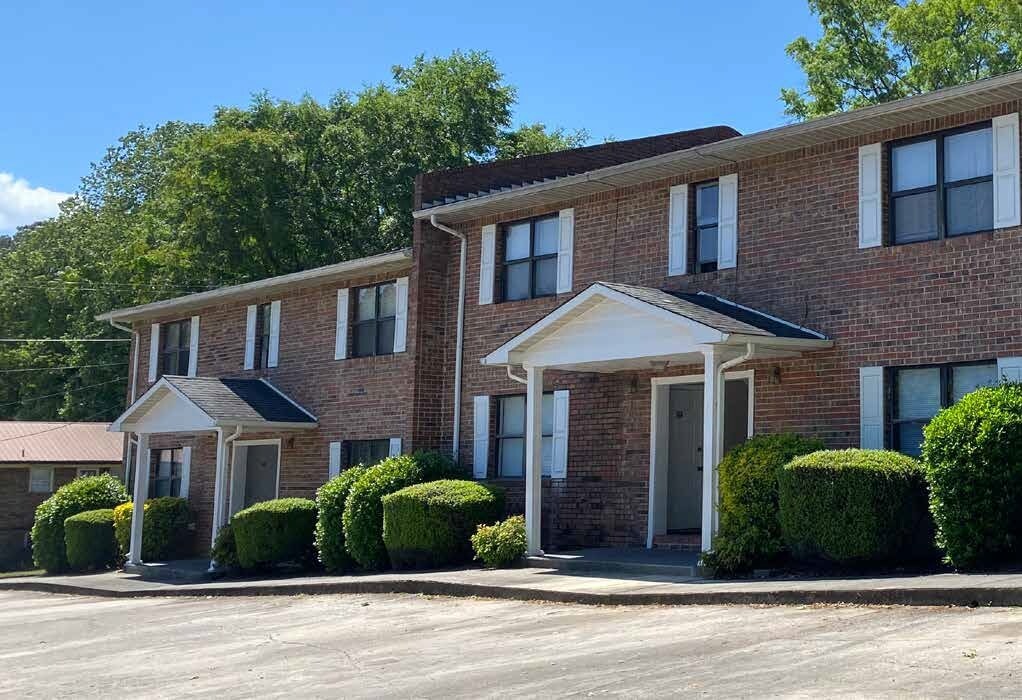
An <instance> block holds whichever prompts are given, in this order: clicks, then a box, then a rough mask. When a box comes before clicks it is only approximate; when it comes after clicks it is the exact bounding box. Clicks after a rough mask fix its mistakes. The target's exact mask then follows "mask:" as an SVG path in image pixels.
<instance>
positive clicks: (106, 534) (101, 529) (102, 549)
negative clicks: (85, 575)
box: [64, 508, 118, 571]
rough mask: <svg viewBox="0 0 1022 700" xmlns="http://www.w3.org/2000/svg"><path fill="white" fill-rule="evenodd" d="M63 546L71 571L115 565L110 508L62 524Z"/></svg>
mask: <svg viewBox="0 0 1022 700" xmlns="http://www.w3.org/2000/svg"><path fill="white" fill-rule="evenodd" d="M64 545H65V551H66V552H67V564H68V568H69V569H71V570H72V571H91V570H93V569H108V568H110V567H112V566H114V565H115V564H116V563H117V559H118V557H117V542H116V540H115V539H114V511H113V509H112V508H100V509H98V510H87V511H84V512H82V513H78V514H77V515H72V516H71V517H69V518H67V519H66V520H65V521H64Z"/></svg>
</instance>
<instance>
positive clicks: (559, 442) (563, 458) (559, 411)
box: [550, 389, 568, 479]
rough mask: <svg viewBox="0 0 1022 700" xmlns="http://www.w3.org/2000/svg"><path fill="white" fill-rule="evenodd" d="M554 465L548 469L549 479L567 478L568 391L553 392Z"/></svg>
mask: <svg viewBox="0 0 1022 700" xmlns="http://www.w3.org/2000/svg"><path fill="white" fill-rule="evenodd" d="M553 453H554V456H553V459H554V463H553V465H551V467H550V478H552V479H563V478H565V477H566V476H568V391H567V390H566V389H564V390H560V391H555V392H554V449H553Z"/></svg>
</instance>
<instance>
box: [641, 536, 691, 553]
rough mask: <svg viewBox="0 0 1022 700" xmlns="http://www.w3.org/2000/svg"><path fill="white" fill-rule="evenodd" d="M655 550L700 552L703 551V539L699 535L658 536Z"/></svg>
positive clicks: (654, 541) (654, 542)
mask: <svg viewBox="0 0 1022 700" xmlns="http://www.w3.org/2000/svg"><path fill="white" fill-rule="evenodd" d="M653 548H654V549H668V550H671V551H675V552H698V551H701V550H702V537H701V536H700V535H699V534H698V533H695V534H684V535H656V536H654V537H653Z"/></svg>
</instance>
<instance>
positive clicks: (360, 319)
mask: <svg viewBox="0 0 1022 700" xmlns="http://www.w3.org/2000/svg"><path fill="white" fill-rule="evenodd" d="M396 317H397V284H396V283H394V282H386V283H384V284H377V285H373V286H372V287H362V288H360V289H358V290H356V293H355V323H354V338H355V356H356V357H367V356H369V355H391V354H393V352H394V327H395V319H396Z"/></svg>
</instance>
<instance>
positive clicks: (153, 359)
mask: <svg viewBox="0 0 1022 700" xmlns="http://www.w3.org/2000/svg"><path fill="white" fill-rule="evenodd" d="M159 363H160V324H158V323H154V324H153V325H152V328H151V329H150V330H149V381H150V382H155V381H156V372H157V371H158V370H159V367H158V365H159Z"/></svg>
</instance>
